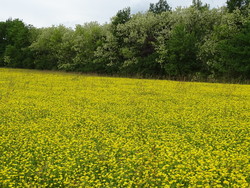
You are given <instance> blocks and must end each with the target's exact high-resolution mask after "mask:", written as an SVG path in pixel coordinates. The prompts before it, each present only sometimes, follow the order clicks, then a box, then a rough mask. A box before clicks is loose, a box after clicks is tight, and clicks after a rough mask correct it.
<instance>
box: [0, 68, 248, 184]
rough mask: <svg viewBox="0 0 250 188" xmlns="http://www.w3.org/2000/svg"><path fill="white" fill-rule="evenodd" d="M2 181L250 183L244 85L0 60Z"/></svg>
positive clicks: (49, 182) (11, 182)
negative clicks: (8, 64)
mask: <svg viewBox="0 0 250 188" xmlns="http://www.w3.org/2000/svg"><path fill="white" fill-rule="evenodd" d="M0 187H3V188H5V187H236V188H237V187H238V188H247V187H250V86H249V85H233V84H209V83H189V82H174V81H163V80H142V79H128V78H109V77H94V76H86V75H81V74H68V73H57V72H56V73H55V72H39V71H29V70H18V69H16V70H13V69H0Z"/></svg>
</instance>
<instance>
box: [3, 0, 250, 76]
mask: <svg viewBox="0 0 250 188" xmlns="http://www.w3.org/2000/svg"><path fill="white" fill-rule="evenodd" d="M249 23H250V6H249V1H248V0H244V1H234V0H230V1H227V7H221V8H214V9H210V7H209V5H207V4H203V3H202V2H201V1H200V0H193V4H192V5H191V6H190V7H187V8H181V7H179V8H176V9H175V10H171V8H170V6H169V5H168V3H167V1H165V0H159V2H157V3H155V4H150V8H149V11H146V12H141V13H136V14H131V9H130V8H129V7H128V8H124V9H122V10H119V11H118V12H117V14H116V15H115V16H114V17H113V18H112V19H111V21H110V23H108V24H104V25H100V24H98V23H96V22H91V23H86V24H84V25H77V26H76V27H75V29H70V28H66V27H65V26H62V25H60V26H52V27H48V28H42V29H37V28H34V27H32V26H30V25H25V24H24V23H23V22H22V21H20V20H18V19H16V20H11V19H9V20H7V21H6V22H0V66H6V67H20V68H36V69H49V70H51V69H59V70H65V71H79V72H85V73H101V74H109V75H123V76H140V77H157V78H164V77H168V78H172V79H181V78H185V79H191V80H200V79H202V80H206V79H211V78H212V79H221V78H226V79H228V80H230V79H241V80H243V79H249V75H250V74H249V64H250V63H249V59H250V57H249V46H250V44H249V41H250V39H249V33H250V32H249ZM242 44H244V45H242Z"/></svg>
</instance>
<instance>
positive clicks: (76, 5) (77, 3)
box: [0, 0, 226, 28]
mask: <svg viewBox="0 0 250 188" xmlns="http://www.w3.org/2000/svg"><path fill="white" fill-rule="evenodd" d="M157 2H158V0H1V5H0V21H6V20H7V19H9V18H12V19H15V18H18V19H21V20H23V21H24V22H25V23H26V24H31V25H33V26H35V27H50V26H52V25H59V24H63V25H65V26H67V27H72V28H74V26H75V25H76V24H84V23H86V22H91V21H97V22H99V23H100V24H104V23H106V22H109V21H110V18H111V17H113V16H115V15H116V13H117V12H118V11H119V10H121V9H123V8H126V7H131V11H132V13H136V12H138V11H146V10H147V9H148V8H149V4H150V3H157ZM167 2H168V4H169V5H170V6H171V7H172V8H173V9H174V8H176V7H178V6H182V7H187V6H190V5H191V4H192V0H168V1H167ZM202 2H203V3H207V4H210V7H215V8H217V7H221V6H224V5H225V2H226V0H202Z"/></svg>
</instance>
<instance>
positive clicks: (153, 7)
mask: <svg viewBox="0 0 250 188" xmlns="http://www.w3.org/2000/svg"><path fill="white" fill-rule="evenodd" d="M149 11H150V12H153V13H155V14H160V13H162V12H166V11H171V7H170V6H169V4H168V3H167V1H166V0H159V1H158V2H157V3H155V4H154V3H150V6H149Z"/></svg>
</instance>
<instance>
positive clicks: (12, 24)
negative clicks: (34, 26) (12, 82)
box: [0, 19, 31, 68]
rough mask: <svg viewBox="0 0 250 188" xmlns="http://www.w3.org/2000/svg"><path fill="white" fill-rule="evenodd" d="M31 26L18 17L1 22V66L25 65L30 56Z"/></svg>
mask: <svg viewBox="0 0 250 188" xmlns="http://www.w3.org/2000/svg"><path fill="white" fill-rule="evenodd" d="M30 27H31V26H26V25H25V24H24V23H23V22H22V21H21V20H18V19H15V20H12V19H8V20H7V21H6V22H1V23H0V66H7V67H19V68H22V67H24V65H23V63H24V62H27V61H28V60H27V58H29V57H27V54H28V53H29V52H28V46H29V45H30V44H31V41H30Z"/></svg>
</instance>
